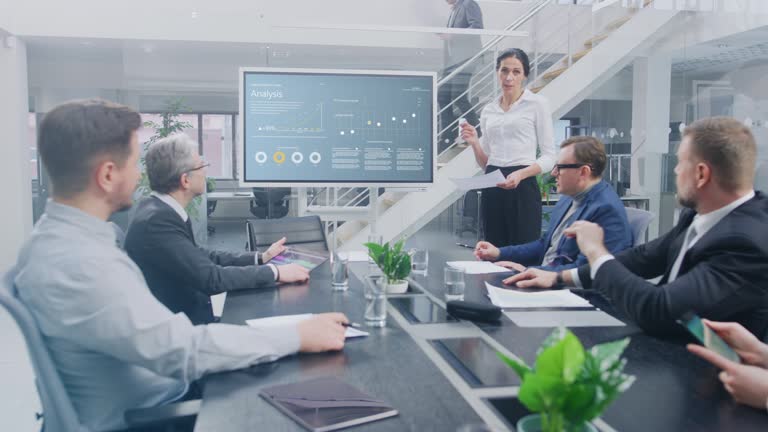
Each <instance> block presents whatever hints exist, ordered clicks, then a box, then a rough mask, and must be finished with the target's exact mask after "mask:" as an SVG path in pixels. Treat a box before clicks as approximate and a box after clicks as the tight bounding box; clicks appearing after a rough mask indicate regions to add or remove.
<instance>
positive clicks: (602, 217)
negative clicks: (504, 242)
mask: <svg viewBox="0 0 768 432" xmlns="http://www.w3.org/2000/svg"><path fill="white" fill-rule="evenodd" d="M572 202H573V199H572V198H571V197H569V196H565V195H561V196H560V200H559V201H558V202H557V205H556V206H555V208H554V210H552V213H551V215H552V216H551V217H550V219H549V226H548V227H547V231H546V233H544V235H543V236H542V237H541V238H540V239H538V240H535V241H532V242H530V243H525V244H521V245H516V246H506V247H502V248H500V251H501V253H500V254H499V261H514V262H517V263H520V264H522V265H524V266H526V267H530V266H539V267H541V268H542V269H544V270H550V271H561V270H567V269H571V268H576V267H579V266H581V265H583V264H586V263H587V258H586V257H585V256H584V255H583V254H582V253H581V252H580V251H579V246H578V244H576V239H575V238H568V237H566V236H562V237H561V238H560V242H559V243H558V245H557V258H555V260H554V261H553V262H552V263H542V260H543V259H544V254H545V253H546V252H547V249H548V248H549V244H550V242H551V241H552V234H553V233H554V232H555V229H556V228H557V226H558V225H559V224H560V221H561V220H562V219H563V216H565V213H566V212H567V211H568V208H569V207H570V206H571V203H572ZM577 220H585V221H589V222H594V223H596V224H598V225H600V226H601V227H602V228H603V231H605V247H606V248H607V249H608V251H609V252H611V253H612V254H616V253H619V252H621V251H623V250H624V249H628V248H630V247H632V231H631V230H630V229H629V222H627V212H626V211H625V210H624V205H622V203H621V200H620V199H619V197H618V195H616V192H614V190H613V188H611V186H610V185H609V184H608V183H606V182H605V181H601V182H600V183H598V184H596V185H595V186H594V187H593V188H592V189H591V190H590V191H589V192H588V193H587V196H586V197H584V202H583V203H582V205H581V207H580V208H579V209H578V210H577V211H576V213H574V214H573V215H572V216H571V218H570V221H569V222H568V224H569V225H570V224H571V223H573V222H574V221H577Z"/></svg>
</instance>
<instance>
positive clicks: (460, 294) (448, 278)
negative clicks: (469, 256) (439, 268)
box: [443, 265, 464, 301]
mask: <svg viewBox="0 0 768 432" xmlns="http://www.w3.org/2000/svg"><path fill="white" fill-rule="evenodd" d="M443 274H444V275H445V299H446V300H448V301H450V300H464V270H463V269H460V268H456V267H452V266H449V265H447V266H445V268H444V269H443Z"/></svg>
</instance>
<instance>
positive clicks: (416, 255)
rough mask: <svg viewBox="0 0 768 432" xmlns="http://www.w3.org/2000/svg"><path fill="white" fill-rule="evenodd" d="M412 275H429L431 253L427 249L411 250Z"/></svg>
mask: <svg viewBox="0 0 768 432" xmlns="http://www.w3.org/2000/svg"><path fill="white" fill-rule="evenodd" d="M410 252H411V273H415V274H420V275H424V276H426V275H427V267H428V266H429V251H427V250H426V249H411V250H410Z"/></svg>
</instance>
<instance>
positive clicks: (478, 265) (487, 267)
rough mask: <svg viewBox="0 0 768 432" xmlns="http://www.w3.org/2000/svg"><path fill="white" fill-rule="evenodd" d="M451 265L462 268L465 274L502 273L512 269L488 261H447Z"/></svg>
mask: <svg viewBox="0 0 768 432" xmlns="http://www.w3.org/2000/svg"><path fill="white" fill-rule="evenodd" d="M446 264H448V265H449V266H451V267H454V268H457V269H461V270H464V273H466V274H487V273H503V272H508V271H512V270H510V269H508V268H506V267H502V266H497V265H496V264H494V263H490V262H488V261H448V262H447V263H446Z"/></svg>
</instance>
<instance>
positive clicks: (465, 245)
mask: <svg viewBox="0 0 768 432" xmlns="http://www.w3.org/2000/svg"><path fill="white" fill-rule="evenodd" d="M456 246H461V247H463V248H467V249H474V248H475V247H474V246H470V245H468V244H464V243H456Z"/></svg>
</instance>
